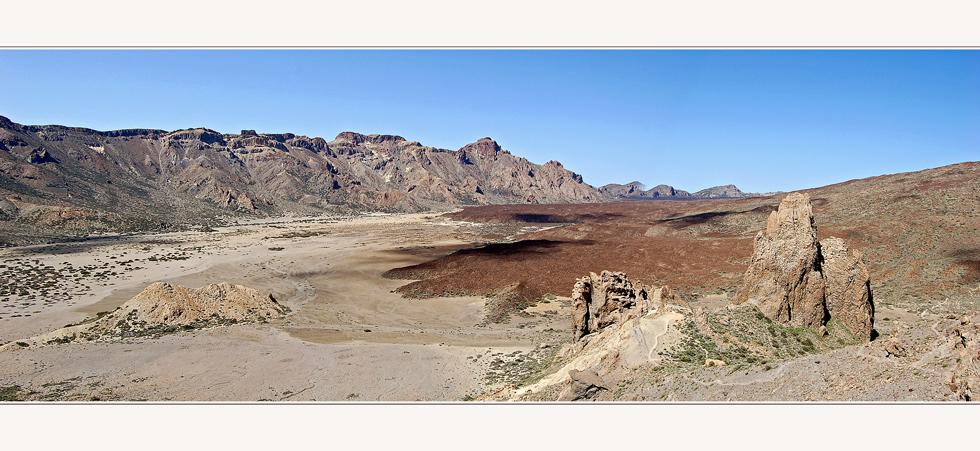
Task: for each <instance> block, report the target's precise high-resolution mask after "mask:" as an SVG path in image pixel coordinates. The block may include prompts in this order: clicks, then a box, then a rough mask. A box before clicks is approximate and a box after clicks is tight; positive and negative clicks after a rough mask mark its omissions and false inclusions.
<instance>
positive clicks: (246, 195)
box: [0, 118, 603, 228]
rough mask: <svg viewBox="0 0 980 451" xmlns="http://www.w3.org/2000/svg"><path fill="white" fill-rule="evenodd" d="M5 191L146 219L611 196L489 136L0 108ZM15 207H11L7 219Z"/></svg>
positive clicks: (16, 197) (0, 185) (136, 222)
mask: <svg viewBox="0 0 980 451" xmlns="http://www.w3.org/2000/svg"><path fill="white" fill-rule="evenodd" d="M0 198H4V199H8V198H9V200H7V201H5V202H4V205H5V206H6V204H7V203H17V202H20V203H22V204H25V205H27V204H30V205H38V206H42V207H43V206H56V207H69V206H71V207H81V208H86V209H89V210H92V211H95V212H105V213H114V214H119V215H121V216H122V217H123V218H122V219H120V220H119V221H125V220H127V219H128V220H129V222H131V223H132V224H131V225H132V226H133V227H136V228H140V227H142V228H146V227H148V226H153V225H154V224H156V225H159V223H176V224H181V223H187V222H191V223H194V222H200V221H201V218H213V217H216V216H221V215H229V214H246V215H253V216H254V215H258V216H262V215H273V214H288V213H292V214H300V215H305V214H318V213H323V212H331V211H349V210H352V209H353V210H375V211H378V210H380V211H389V212H418V211H425V210H428V209H447V208H452V207H454V206H458V205H474V204H476V205H479V204H508V203H576V202H596V201H600V200H602V198H603V197H602V196H601V195H600V194H599V192H598V190H596V189H595V188H593V187H592V186H590V185H588V184H586V183H584V182H583V180H582V177H581V176H580V175H578V174H575V173H573V172H571V171H569V170H567V169H565V168H564V167H562V165H561V164H560V163H558V162H556V161H551V162H548V163H545V164H544V165H537V164H534V163H531V162H529V161H528V160H526V159H524V158H520V157H517V156H514V155H512V154H511V153H510V152H508V151H506V150H503V149H501V147H500V145H498V144H497V143H496V142H495V141H493V140H492V139H490V138H483V139H480V140H479V141H477V142H475V143H472V144H469V145H466V146H464V147H463V148H461V149H460V150H456V151H452V150H446V149H438V148H434V147H428V146H423V145H422V144H419V143H418V142H410V141H408V140H406V139H405V138H402V137H400V136H393V135H362V134H359V133H354V132H343V133H340V134H339V135H337V137H336V138H335V139H333V140H332V141H329V142H328V141H327V140H325V139H323V138H310V137H306V136H296V135H294V134H292V133H282V134H269V133H256V132H255V131H254V130H242V132H241V133H240V134H222V133H218V132H216V131H214V130H209V129H206V128H196V129H188V130H178V131H174V132H167V131H163V130H117V131H109V132H100V131H95V130H89V129H83V128H70V127H63V126H57V125H51V126H24V125H20V124H15V123H13V122H11V121H9V120H7V119H6V118H0ZM8 207H9V206H8ZM16 214H17V212H16V211H14V210H12V209H11V208H4V209H3V214H2V217H0V220H11V219H14V220H16V217H14V216H16ZM117 222H118V221H117Z"/></svg>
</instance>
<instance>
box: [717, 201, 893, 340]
mask: <svg viewBox="0 0 980 451" xmlns="http://www.w3.org/2000/svg"><path fill="white" fill-rule="evenodd" d="M733 302H734V303H735V304H744V303H751V304H755V305H757V306H758V307H759V310H760V311H762V313H763V314H765V315H766V317H768V318H769V319H771V320H773V321H776V322H780V323H784V324H786V323H789V324H794V325H798V326H803V327H809V328H811V329H819V328H820V327H821V326H824V325H825V324H826V322H827V320H828V319H829V318H830V317H833V318H836V319H838V320H839V321H840V322H841V324H843V325H844V326H845V327H847V329H848V330H849V331H850V332H851V333H852V334H854V335H855V336H857V337H860V338H861V339H863V340H865V341H867V340H870V339H871V338H872V337H871V334H872V330H873V318H874V303H873V297H872V294H871V283H870V277H869V275H868V270H867V268H866V267H865V265H864V262H863V256H862V255H861V253H860V252H848V250H847V247H846V245H845V244H844V241H843V240H841V239H838V238H834V237H831V238H827V239H825V240H824V241H822V242H818V241H817V228H816V226H815V225H814V222H813V208H812V206H811V205H810V196H809V195H808V194H800V193H791V194H789V195H788V196H786V198H784V199H783V201H782V202H781V203H780V204H779V209H778V210H777V211H774V212H772V213H771V214H770V215H769V220H768V222H767V224H766V229H765V230H763V231H761V232H759V234H758V235H756V237H755V242H754V244H753V253H752V262H751V263H750V264H749V268H748V270H747V271H746V272H745V278H744V279H743V282H742V287H741V289H740V290H739V292H738V293H737V294H736V296H735V299H734V301H733Z"/></svg>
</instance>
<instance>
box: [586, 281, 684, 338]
mask: <svg viewBox="0 0 980 451" xmlns="http://www.w3.org/2000/svg"><path fill="white" fill-rule="evenodd" d="M673 298H674V295H673V293H672V292H671V290H670V288H669V287H667V286H663V287H661V288H654V287H645V286H644V285H643V283H641V282H640V281H638V280H637V281H632V280H629V279H628V278H627V277H626V274H624V273H621V272H610V271H603V272H602V274H601V275H596V274H595V273H590V274H589V275H588V276H585V277H582V278H580V279H578V280H576V281H575V286H574V287H573V288H572V330H573V331H574V332H573V333H574V338H575V340H578V339H581V338H582V337H584V336H586V335H589V334H591V333H594V332H597V331H599V330H602V329H603V328H605V327H608V326H611V325H614V324H620V323H623V322H626V321H628V320H630V319H632V318H637V317H640V316H643V315H645V314H646V313H647V312H649V311H651V310H656V309H657V308H659V307H660V306H661V305H663V303H664V300H665V299H673Z"/></svg>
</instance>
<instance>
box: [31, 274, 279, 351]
mask: <svg viewBox="0 0 980 451" xmlns="http://www.w3.org/2000/svg"><path fill="white" fill-rule="evenodd" d="M288 312H289V309H288V308H287V307H285V306H283V305H281V304H279V302H277V301H276V299H275V297H273V296H272V295H271V294H269V295H265V296H263V295H261V294H260V293H259V292H258V291H256V290H255V289H254V288H249V287H246V286H243V285H232V284H230V283H220V284H209V285H205V286H203V287H201V288H196V289H191V288H187V287H183V286H180V285H171V284H168V283H165V282H156V283H153V284H151V285H150V286H148V287H146V288H145V289H144V290H143V291H142V292H140V293H139V294H138V295H136V296H135V297H133V298H132V299H130V300H128V301H126V302H125V303H124V304H123V305H121V306H120V307H119V308H117V309H115V310H113V311H112V312H109V313H107V314H104V315H101V316H99V317H97V318H96V319H94V320H90V321H87V322H83V323H81V324H78V325H73V326H68V327H64V328H62V329H58V330H56V331H54V332H50V333H48V334H44V335H41V336H38V337H34V338H31V339H29V340H25V341H22V343H28V344H51V343H67V342H70V341H74V340H79V339H84V340H95V339H102V338H113V337H120V338H128V337H143V336H159V335H162V334H167V333H174V332H179V331H183V330H194V329H201V328H206V327H213V326H220V325H229V324H237V323H250V322H259V321H265V320H269V319H274V318H279V317H282V316H283V315H285V314H286V313H288Z"/></svg>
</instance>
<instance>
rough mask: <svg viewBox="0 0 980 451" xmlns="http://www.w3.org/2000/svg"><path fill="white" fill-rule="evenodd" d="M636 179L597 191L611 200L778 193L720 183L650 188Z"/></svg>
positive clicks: (709, 197) (730, 196)
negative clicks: (749, 190) (694, 187)
mask: <svg viewBox="0 0 980 451" xmlns="http://www.w3.org/2000/svg"><path fill="white" fill-rule="evenodd" d="M644 188H646V186H645V185H644V184H642V183H640V182H638V181H633V182H630V183H627V184H625V185H620V184H618V183H610V184H607V185H603V186H601V187H599V192H600V193H602V194H604V195H605V196H606V197H607V198H609V199H611V200H658V199H669V200H678V199H691V200H693V199H742V198H746V197H761V196H769V195H772V194H778V193H746V192H743V191H742V190H740V189H738V188H737V187H736V186H735V185H722V186H713V187H711V188H706V189H703V190H701V191H697V192H695V193H693V194H692V193H691V192H689V191H684V190H679V189H675V188H674V187H673V186H670V185H657V186H655V187H653V188H650V189H644Z"/></svg>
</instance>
